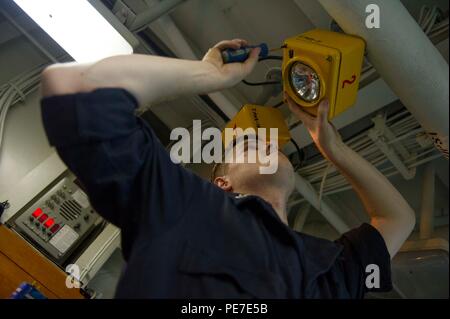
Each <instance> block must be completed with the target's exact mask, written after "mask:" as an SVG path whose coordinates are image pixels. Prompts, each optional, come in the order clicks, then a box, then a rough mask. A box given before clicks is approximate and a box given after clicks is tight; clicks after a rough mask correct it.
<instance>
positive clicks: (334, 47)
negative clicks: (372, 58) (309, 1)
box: [282, 29, 365, 119]
mask: <svg viewBox="0 0 450 319" xmlns="http://www.w3.org/2000/svg"><path fill="white" fill-rule="evenodd" d="M364 50H365V42H364V40H362V39H361V38H359V37H356V36H350V35H346V34H342V33H337V32H331V31H327V30H320V29H316V30H312V31H309V32H306V33H304V34H301V35H299V36H296V37H293V38H289V39H287V40H285V43H284V50H283V66H282V71H283V86H284V91H286V92H287V93H288V94H289V96H290V97H291V98H292V99H293V100H294V101H295V102H297V103H298V104H299V105H301V106H302V107H304V109H305V110H306V111H307V112H308V113H310V114H312V115H316V114H317V106H318V104H319V102H320V101H321V100H322V99H324V98H327V99H328V100H329V103H330V113H329V118H330V119H331V118H333V117H335V116H337V115H338V114H340V113H342V112H344V111H345V110H347V109H348V108H349V107H351V106H352V105H353V104H354V103H355V101H356V97H357V93H358V85H359V79H360V75H361V68H362V63H363V58H364Z"/></svg>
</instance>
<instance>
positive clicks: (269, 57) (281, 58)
mask: <svg viewBox="0 0 450 319" xmlns="http://www.w3.org/2000/svg"><path fill="white" fill-rule="evenodd" d="M266 60H279V61H282V60H283V57H282V56H278V55H268V56H266V57H263V58H259V60H258V62H261V61H266Z"/></svg>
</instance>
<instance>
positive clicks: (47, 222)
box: [44, 218, 55, 228]
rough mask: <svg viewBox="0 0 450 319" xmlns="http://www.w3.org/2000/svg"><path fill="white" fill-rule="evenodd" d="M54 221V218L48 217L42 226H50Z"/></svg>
mask: <svg viewBox="0 0 450 319" xmlns="http://www.w3.org/2000/svg"><path fill="white" fill-rule="evenodd" d="M54 223H55V220H54V219H53V218H49V219H48V220H47V221H46V222H45V223H44V226H45V227H47V228H49V227H50V226H52V225H53V224H54Z"/></svg>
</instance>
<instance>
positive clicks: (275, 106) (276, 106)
mask: <svg viewBox="0 0 450 319" xmlns="http://www.w3.org/2000/svg"><path fill="white" fill-rule="evenodd" d="M284 104H285V102H284V101H281V102H279V103H277V104H275V105H274V106H272V107H273V108H278V107H280V106H282V105H284Z"/></svg>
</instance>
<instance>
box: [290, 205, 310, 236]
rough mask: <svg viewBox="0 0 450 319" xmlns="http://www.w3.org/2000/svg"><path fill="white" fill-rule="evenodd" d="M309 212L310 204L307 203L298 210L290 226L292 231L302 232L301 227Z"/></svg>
mask: <svg viewBox="0 0 450 319" xmlns="http://www.w3.org/2000/svg"><path fill="white" fill-rule="evenodd" d="M310 211H311V205H310V204H308V203H307V204H306V205H302V206H301V207H300V208H299V210H298V212H297V215H295V218H294V224H293V225H292V229H294V230H295V231H298V232H301V231H302V230H303V227H304V226H305V223H306V219H307V218H308V216H309V213H310Z"/></svg>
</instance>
